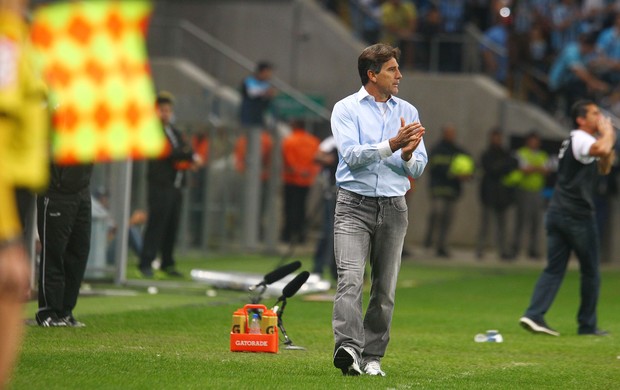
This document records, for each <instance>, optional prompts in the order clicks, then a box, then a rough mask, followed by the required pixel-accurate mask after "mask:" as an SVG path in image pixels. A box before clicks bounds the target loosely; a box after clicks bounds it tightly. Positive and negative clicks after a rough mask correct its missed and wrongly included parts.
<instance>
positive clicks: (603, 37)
mask: <svg viewBox="0 0 620 390" xmlns="http://www.w3.org/2000/svg"><path fill="white" fill-rule="evenodd" d="M596 50H597V53H598V54H599V56H600V59H597V60H596V61H595V66H596V67H597V70H598V72H599V73H600V74H601V77H602V78H603V79H604V80H605V81H606V82H608V83H610V84H611V85H618V83H619V82H620V13H618V14H617V15H616V17H615V18H614V24H613V25H612V26H610V27H608V28H606V29H604V30H603V31H601V33H600V34H599V36H598V39H597V41H596Z"/></svg>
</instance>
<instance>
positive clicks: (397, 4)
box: [381, 0, 418, 68]
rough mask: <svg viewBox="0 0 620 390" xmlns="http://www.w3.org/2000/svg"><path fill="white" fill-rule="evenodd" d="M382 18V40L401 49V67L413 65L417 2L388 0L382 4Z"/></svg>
mask: <svg viewBox="0 0 620 390" xmlns="http://www.w3.org/2000/svg"><path fill="white" fill-rule="evenodd" d="M381 20H382V22H383V23H382V24H383V39H382V42H383V43H386V44H388V45H391V46H394V47H398V48H399V49H400V51H401V57H400V58H401V59H400V66H401V67H403V68H407V67H413V62H414V57H413V54H414V53H413V51H414V41H413V35H414V34H415V32H416V28H417V23H418V11H417V9H416V6H415V4H413V3H412V2H410V1H407V0H387V1H385V2H384V3H383V5H382V6H381Z"/></svg>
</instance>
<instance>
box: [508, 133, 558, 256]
mask: <svg viewBox="0 0 620 390" xmlns="http://www.w3.org/2000/svg"><path fill="white" fill-rule="evenodd" d="M540 145H541V140H540V136H539V135H538V133H537V132H536V131H535V130H532V131H531V132H530V133H529V134H528V135H527V137H526V139H525V145H524V146H522V147H520V148H519V149H517V153H516V157H517V159H518V161H519V171H520V172H521V178H520V180H519V184H518V185H517V194H516V195H517V209H516V215H515V227H514V235H513V241H512V249H511V253H510V255H511V256H512V257H515V256H517V255H518V254H519V252H520V250H521V247H522V246H524V245H522V242H523V241H522V238H523V232H524V231H526V232H527V248H528V249H527V255H528V256H529V257H530V258H531V259H538V258H540V255H541V253H540V244H539V232H540V230H541V228H542V222H543V206H544V204H543V194H542V190H543V188H544V187H545V177H546V176H547V174H548V173H549V169H548V163H549V156H548V155H547V152H545V151H544V150H541V149H540Z"/></svg>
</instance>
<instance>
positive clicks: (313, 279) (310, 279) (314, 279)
mask: <svg viewBox="0 0 620 390" xmlns="http://www.w3.org/2000/svg"><path fill="white" fill-rule="evenodd" d="M320 281H321V275H320V274H315V273H312V274H310V276H308V280H306V283H318V282H320Z"/></svg>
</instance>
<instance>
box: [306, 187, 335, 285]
mask: <svg viewBox="0 0 620 390" xmlns="http://www.w3.org/2000/svg"><path fill="white" fill-rule="evenodd" d="M335 212H336V195H335V194H332V195H330V196H329V197H324V198H323V224H322V229H321V238H319V241H318V242H317V245H316V249H315V251H314V265H313V267H312V273H315V274H319V275H321V276H322V275H323V269H324V268H325V266H326V265H327V266H328V267H329V270H330V274H331V275H332V277H333V278H334V280H337V279H338V273H337V271H336V259H335V257H334V213H335Z"/></svg>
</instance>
